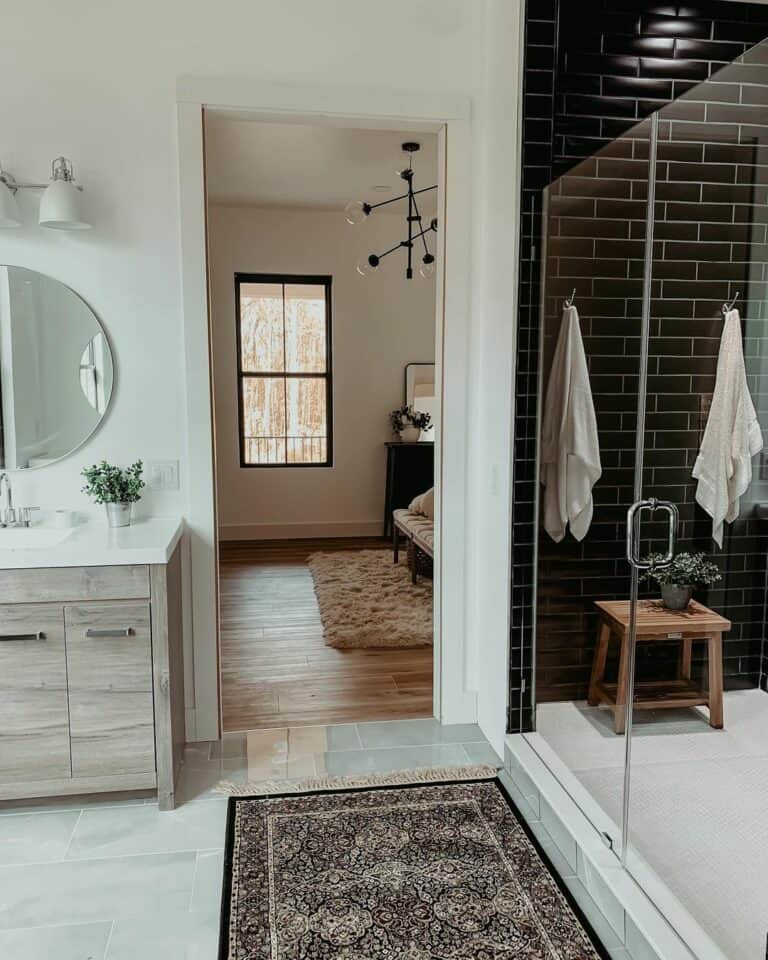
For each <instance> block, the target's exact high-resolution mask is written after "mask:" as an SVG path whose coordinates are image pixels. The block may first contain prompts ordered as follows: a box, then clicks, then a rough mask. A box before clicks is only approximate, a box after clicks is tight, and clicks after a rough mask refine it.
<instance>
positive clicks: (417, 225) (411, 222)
mask: <svg viewBox="0 0 768 960" xmlns="http://www.w3.org/2000/svg"><path fill="white" fill-rule="evenodd" d="M420 147H421V145H420V144H418V143H415V142H413V141H408V142H407V143H404V144H403V145H402V149H403V151H404V152H405V153H406V154H407V155H408V166H407V167H403V168H401V169H400V170H398V176H399V177H400V179H401V180H404V181H405V183H406V184H407V185H408V190H407V192H406V193H403V194H401V195H400V196H399V197H392V198H391V199H389V200H382V201H380V202H379V203H367V202H366V201H365V200H351V201H350V202H349V203H348V204H347V205H346V207H345V208H344V216H345V218H346V221H347V223H350V224H352V225H353V226H355V225H358V224H361V223H365V222H366V220H367V219H368V217H370V215H371V213H372V212H373V211H374V210H375V209H376V208H377V207H383V206H386V205H387V204H389V203H396V202H397V201H398V200H407V201H408V213H407V215H406V224H407V229H408V235H407V238H406V239H405V240H401V241H400V242H399V243H396V244H395V245H394V246H392V247H390V248H389V250H385V251H384V252H383V253H371V254H369V255H368V256H367V257H364V258H363V259H362V260H359V261H358V263H357V272H358V273H359V274H360V275H361V276H363V277H367V276H369V275H370V274H371V273H373V272H375V270H376V269H377V268H378V266H379V264H380V263H381V261H382V260H383V259H384V257H387V256H389V254H390V253H394V252H395V250H399V249H400V248H401V247H404V248H405V249H406V250H407V253H408V261H407V264H406V268H405V276H406V279H407V280H410V279H411V278H412V277H413V251H414V247H416V248H423V253H421V251H420V250H419V252H420V257H421V264H420V265H419V273H420V274H421V275H422V277H427V278H429V277H433V276H434V275H435V257H434V254H432V253H431V252H430V250H429V245H428V243H427V238H428V236H429V234H430V233H436V232H437V218H435V219H433V220H431V221H430V223H429V226H428V227H424V226H422V219H421V214H420V213H419V203H418V200H417V199H416V198H417V196H418V195H419V194H422V193H427V192H429V191H430V190H437V184H434V186H431V187H422V188H421V189H420V190H414V188H413V180H414V169H413V155H414V154H415V153H417V152H418V150H419V149H420ZM374 189H377V188H374ZM419 241H421V242H420V243H419Z"/></svg>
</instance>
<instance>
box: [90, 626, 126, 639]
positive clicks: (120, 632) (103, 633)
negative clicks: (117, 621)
mask: <svg viewBox="0 0 768 960" xmlns="http://www.w3.org/2000/svg"><path fill="white" fill-rule="evenodd" d="M132 633H133V628H132V627H123V628H122V629H113V630H94V629H92V628H91V627H89V628H88V629H87V630H86V631H85V635H86V637H93V638H94V639H96V638H101V639H106V638H107V637H130V635H131V634H132Z"/></svg>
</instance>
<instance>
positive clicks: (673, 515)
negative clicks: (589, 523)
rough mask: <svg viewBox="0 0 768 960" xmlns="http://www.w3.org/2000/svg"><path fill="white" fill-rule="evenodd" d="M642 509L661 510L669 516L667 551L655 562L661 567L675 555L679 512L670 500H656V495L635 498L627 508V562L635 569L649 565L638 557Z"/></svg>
mask: <svg viewBox="0 0 768 960" xmlns="http://www.w3.org/2000/svg"><path fill="white" fill-rule="evenodd" d="M644 510H648V511H649V512H650V513H655V512H656V511H657V510H663V511H664V513H666V514H667V515H668V518H669V525H668V528H667V552H666V553H665V554H664V557H663V559H662V560H660V561H659V562H657V563H656V564H655V566H657V567H663V566H666V565H668V564H670V563H671V562H672V559H673V557H674V555H675V536H676V534H677V526H678V523H679V522H680V514H679V513H678V510H677V507H676V506H675V504H674V503H672V501H671V500H657V499H656V497H650V498H649V499H648V500H637V501H636V502H635V503H633V504H632V506H631V507H630V508H629V510H627V562H628V563H629V565H630V566H632V567H634V568H635V570H648V568H649V567H650V566H651V564H650V563H648V562H647V561H645V560H641V559H640V520H641V518H642V514H643V511H644Z"/></svg>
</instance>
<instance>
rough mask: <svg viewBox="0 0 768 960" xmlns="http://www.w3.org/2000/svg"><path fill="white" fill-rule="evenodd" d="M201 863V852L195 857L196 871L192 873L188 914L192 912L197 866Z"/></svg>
mask: <svg viewBox="0 0 768 960" xmlns="http://www.w3.org/2000/svg"><path fill="white" fill-rule="evenodd" d="M199 863H200V851H199V850H198V851H197V854H196V856H195V869H194V870H193V871H192V884H191V886H190V888H189V907H188V912H190V913H191V912H192V901H193V900H194V899H195V880H197V866H198V864H199Z"/></svg>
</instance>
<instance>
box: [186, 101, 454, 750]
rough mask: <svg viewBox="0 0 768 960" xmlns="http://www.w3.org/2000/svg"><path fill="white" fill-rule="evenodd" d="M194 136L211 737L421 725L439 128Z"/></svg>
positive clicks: (227, 115)
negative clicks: (201, 278)
mask: <svg viewBox="0 0 768 960" xmlns="http://www.w3.org/2000/svg"><path fill="white" fill-rule="evenodd" d="M204 120H205V123H204V129H205V163H206V212H207V244H208V263H209V290H210V329H211V368H212V373H213V377H212V379H213V408H214V424H215V430H214V436H215V442H214V454H215V467H216V499H217V515H218V516H217V528H218V530H217V532H218V541H219V550H218V576H219V593H220V610H219V625H220V628H219V668H220V677H219V682H220V701H221V721H222V728H223V730H224V732H225V733H226V732H235V731H251V730H264V729H275V728H289V729H290V728H293V727H299V726H325V725H329V724H345V723H355V722H362V721H376V720H393V719H406V718H419V717H432V716H433V713H434V709H433V702H434V699H433V696H434V695H433V690H434V689H435V684H434V678H435V669H436V666H435V661H436V659H438V658H437V657H436V656H435V646H436V645H437V644H438V642H439V638H438V631H436V630H435V627H434V624H435V623H436V622H437V617H435V615H434V599H433V597H434V596H436V595H437V591H436V590H433V582H434V578H435V571H439V561H438V557H437V556H436V552H437V550H438V549H439V547H436V545H435V544H436V541H437V542H439V538H436V536H435V533H436V531H435V520H434V516H435V512H434V508H433V506H432V504H433V498H434V492H435V491H434V488H435V487H436V486H437V487H439V472H440V471H439V469H436V463H437V461H436V458H435V453H434V451H435V447H436V444H435V440H436V438H437V436H438V435H439V432H440V426H441V421H440V408H441V404H440V395H439V394H440V391H439V388H438V387H436V385H437V384H439V383H440V364H441V357H440V350H439V348H438V346H437V345H438V344H439V340H438V337H437V330H438V329H439V326H440V325H439V319H440V318H439V309H440V296H439V279H440V277H441V270H442V266H441V264H440V262H439V259H437V257H436V254H437V250H436V247H437V240H438V237H437V230H439V229H440V227H439V221H440V219H441V218H440V216H439V211H438V206H439V199H438V194H441V195H442V191H441V190H438V189H437V184H438V178H439V163H438V153H439V149H438V139H439V137H438V134H437V133H436V132H435V129H434V125H433V126H432V130H425V131H414V129H412V128H409V129H403V130H394V129H385V130H384V129H380V128H375V125H374V124H373V123H371V126H370V127H366V126H365V125H364V124H363V123H360V122H358V123H356V124H355V125H352V126H350V125H349V124H346V125H338V126H336V125H333V124H330V123H322V122H317V123H311V122H307V123H304V122H284V120H283V118H279V121H275V120H273V119H272V118H270V120H269V121H266V120H265V119H264V118H263V117H261V116H259V115H256V114H248V113H244V112H242V111H228V110H222V109H208V108H207V109H206V110H205V112H204ZM404 143H408V144H410V145H411V146H412V145H413V143H417V144H418V146H419V149H418V151H413V150H409V151H403V149H402V147H403V144H404ZM411 165H412V169H413V171H414V177H413V188H414V189H413V192H414V193H415V194H416V195H417V197H418V199H416V200H415V202H414V201H413V200H409V199H408V196H407V194H409V193H410V192H411V191H409V190H408V184H409V180H408V179H407V178H404V177H403V176H402V171H403V170H404V169H408V168H409V167H411ZM424 188H434V189H428V190H424V192H423V193H418V191H419V190H422V189H424ZM403 193H405V194H406V198H405V199H404V200H397V197H399V196H400V195H401V194H403ZM356 201H357V202H356ZM363 206H365V207H366V208H370V209H369V210H368V211H367V212H364V213H363V214H362V221H363V222H361V223H359V224H354V223H353V222H350V221H355V220H357V219H360V217H359V215H358V214H359V210H360V209H361V208H362V207H363ZM409 217H410V219H408V218H409ZM409 230H410V233H409ZM422 230H423V231H424V235H422V236H419V233H421V231H422ZM409 242H410V243H412V244H413V246H411V247H409V246H408V245H407V244H408V243H409ZM409 252H410V253H411V258H410V259H411V261H412V270H411V274H412V275H411V276H407V272H406V271H407V264H408V260H409V257H408V253H409ZM427 255H428V256H427ZM374 260H375V261H378V262H377V263H375V264H374V263H373V261H374ZM420 268H421V269H420ZM405 408H409V409H408V411H407V412H405V413H403V410H404V409H405ZM398 411H399V412H400V416H401V423H402V430H401V431H400V436H398V435H397V434H395V433H394V432H393V429H392V423H391V421H390V413H391V412H398ZM417 413H420V414H422V415H426V416H425V417H422V419H421V421H420V423H421V427H420V429H419V428H418V427H417V428H415V432H414V429H411V430H410V431H409V428H413V427H414V424H413V420H416V422H417V425H418V424H419V418H418V417H416V416H415V414H417ZM427 418H428V419H427ZM401 438H402V439H401ZM437 446H439V442H438V444H437ZM438 496H439V494H438Z"/></svg>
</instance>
